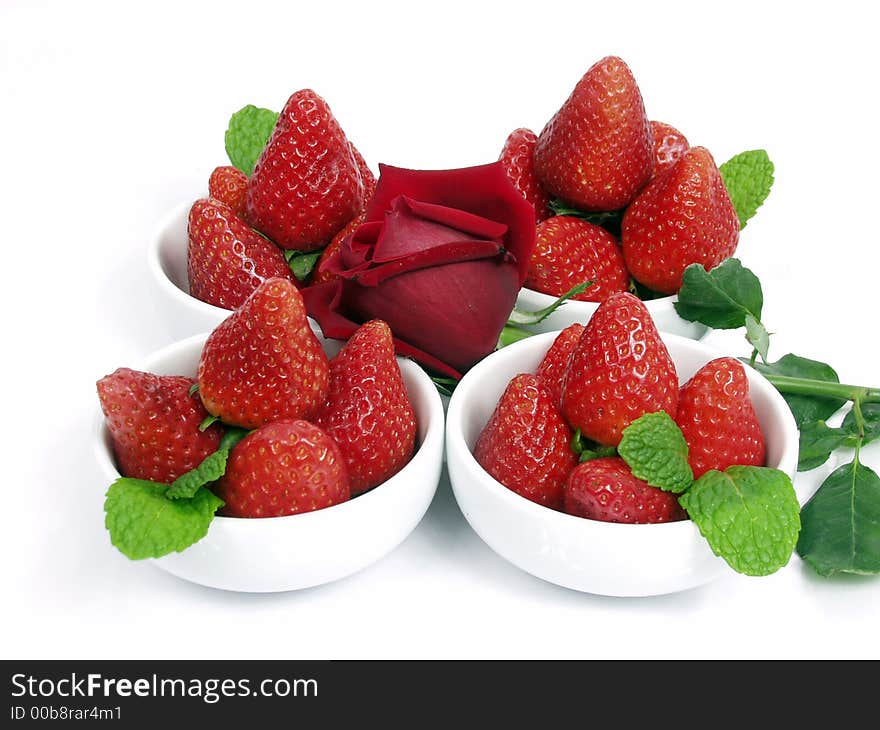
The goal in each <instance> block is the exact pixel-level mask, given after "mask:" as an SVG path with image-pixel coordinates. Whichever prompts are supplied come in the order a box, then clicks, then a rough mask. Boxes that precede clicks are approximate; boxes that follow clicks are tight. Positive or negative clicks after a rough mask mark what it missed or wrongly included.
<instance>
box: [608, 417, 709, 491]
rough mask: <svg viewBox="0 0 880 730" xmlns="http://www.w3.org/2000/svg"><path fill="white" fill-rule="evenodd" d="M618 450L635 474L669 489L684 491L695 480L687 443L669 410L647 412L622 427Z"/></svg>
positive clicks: (663, 488) (657, 485) (652, 484)
mask: <svg viewBox="0 0 880 730" xmlns="http://www.w3.org/2000/svg"><path fill="white" fill-rule="evenodd" d="M617 451H618V452H619V453H620V456H621V457H622V458H623V460H624V461H625V462H626V463H627V464H629V467H630V469H632V473H633V474H634V475H635V476H637V477H638V478H639V479H643V480H644V481H646V482H648V484H650V485H651V486H652V487H658V488H660V489H662V490H664V491H666V492H683V491H684V490H685V489H687V488H688V487H689V486H690V485H691V484H692V483H693V481H694V473H693V472H692V471H691V467H690V466H689V465H688V445H687V442H686V441H685V440H684V435H683V434H682V432H681V429H680V428H679V427H678V424H676V423H675V421H673V420H672V418H671V417H670V416H669V414H668V413H666V412H665V411H660V412H658V413H646V414H645V415H644V416H642V417H641V418H638V419H636V420H635V421H633V422H632V423H631V424H630V425H629V426H627V427H626V428H625V429H624V430H623V438H622V439H621V440H620V445H619V446H618V447H617Z"/></svg>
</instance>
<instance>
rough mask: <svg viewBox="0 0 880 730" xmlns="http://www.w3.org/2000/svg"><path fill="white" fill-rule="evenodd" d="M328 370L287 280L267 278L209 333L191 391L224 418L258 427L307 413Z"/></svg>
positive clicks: (318, 400)
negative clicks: (196, 383)
mask: <svg viewBox="0 0 880 730" xmlns="http://www.w3.org/2000/svg"><path fill="white" fill-rule="evenodd" d="M329 379H330V368H329V365H328V362H327V356H326V355H325V354H324V350H322V349H321V343H320V342H318V338H317V337H315V335H314V333H313V332H312V330H311V328H310V327H309V323H308V320H307V318H306V308H305V304H303V299H302V295H301V294H300V293H299V290H298V289H297V288H296V287H295V286H294V285H293V283H292V282H291V281H290V280H289V279H278V278H275V279H267V280H266V281H265V282H263V283H262V284H260V286H259V287H258V288H257V289H256V291H254V293H253V294H251V296H250V297H249V298H248V299H247V301H245V303H244V304H242V305H241V307H240V308H239V309H238V310H237V311H236V312H233V314H232V315H231V316H230V317H229V318H228V319H226V320H225V321H223V322H221V323H220V325H218V326H217V328H216V329H215V330H214V331H213V332H212V333H211V334H210V336H209V337H208V340H207V342H205V347H204V349H203V350H202V356H201V359H200V360H199V370H198V381H199V394H200V395H201V397H202V402H203V403H204V404H205V408H207V409H208V411H209V412H210V413H212V414H213V415H215V416H219V417H220V418H221V419H222V420H223V421H224V422H225V423H228V424H230V425H235V426H241V427H242V428H259V427H260V426H262V425H263V424H265V423H269V422H270V421H275V420H278V419H280V418H305V419H309V418H312V417H313V416H314V415H315V414H316V413H317V412H318V409H319V408H320V407H321V406H322V405H323V404H324V400H325V398H326V397H327V386H328V382H329Z"/></svg>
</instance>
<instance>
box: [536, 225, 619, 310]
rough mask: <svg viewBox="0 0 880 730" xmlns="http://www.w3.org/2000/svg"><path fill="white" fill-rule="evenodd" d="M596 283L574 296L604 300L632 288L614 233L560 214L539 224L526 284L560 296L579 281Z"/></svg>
mask: <svg viewBox="0 0 880 730" xmlns="http://www.w3.org/2000/svg"><path fill="white" fill-rule="evenodd" d="M585 281H592V282H593V284H592V285H591V286H590V287H588V288H587V290H586V291H585V292H583V293H582V294H578V295H577V296H576V297H573V298H574V299H578V300H580V301H582V302H603V301H605V300H606V299H607V298H608V297H609V296H611V295H612V294H614V293H615V292H622V291H627V290H628V289H629V284H630V279H629V272H628V271H627V270H626V266H625V265H624V263H623V254H622V253H621V252H620V246H618V244H617V241H616V240H615V238H614V236H612V235H611V234H610V233H609V232H608V231H606V230H605V229H604V228H601V227H600V226H597V225H594V224H593V223H589V222H587V221H585V220H581V219H580V218H572V217H571V216H564V215H557V216H554V217H553V218H548V219H547V220H545V221H544V222H543V223H539V224H538V230H537V234H536V241H535V250H534V252H533V253H532V260H531V262H530V263H529V272H528V276H527V277H526V282H525V285H526V286H527V287H528V288H530V289H534V290H536V291H539V292H543V293H544V294H551V295H553V296H554V297H559V296H562V295H563V294H565V292H567V291H568V290H569V289H571V288H572V287H573V286H576V285H577V284H583V283H584V282H585Z"/></svg>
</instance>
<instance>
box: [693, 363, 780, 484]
mask: <svg viewBox="0 0 880 730" xmlns="http://www.w3.org/2000/svg"><path fill="white" fill-rule="evenodd" d="M675 420H676V423H678V426H679V428H681V432H682V433H683V434H684V438H685V441H687V444H688V449H689V456H688V461H689V462H690V465H691V469H692V470H693V472H694V478H695V479H698V478H699V477H700V476H702V475H703V474H704V473H706V472H707V471H709V470H710V469H717V470H718V471H724V470H725V469H726V468H727V467H729V466H734V465H741V466H763V465H764V436H763V434H762V433H761V426H760V424H759V423H758V417H757V416H756V415H755V409H754V408H753V407H752V401H751V399H750V398H749V380H748V378H747V377H746V373H745V370H744V369H743V366H742V364H741V363H740V362H739V361H738V360H735V359H734V358H732V357H719V358H718V359H716V360H712V361H711V362H708V363H706V364H705V365H703V367H701V368H700V369H699V370H698V371H697V372H696V374H695V375H694V377H692V378H691V379H690V380H688V382H687V383H685V384H684V385H683V386H682V387H681V391H680V393H679V396H678V414H677V415H676V417H675Z"/></svg>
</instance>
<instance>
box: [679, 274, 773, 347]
mask: <svg viewBox="0 0 880 730" xmlns="http://www.w3.org/2000/svg"><path fill="white" fill-rule="evenodd" d="M763 306H764V294H763V292H762V291H761V282H760V281H759V280H758V277H757V276H755V275H754V274H753V273H752V272H751V271H750V270H749V269H747V268H745V267H744V266H743V265H742V264H741V263H740V262H739V260H738V259H726V260H725V261H722V262H721V263H720V264H719V265H718V266H716V267H715V268H714V269H712V270H711V271H708V272H707V271H706V270H705V269H704V268H703V267H702V266H700V264H691V265H690V266H688V267H687V268H686V269H685V270H684V277H683V278H682V285H681V289H680V290H679V292H678V301H677V302H676V303H675V311H676V312H678V314H679V315H680V316H681V317H682V318H683V319H686V320H688V321H689V322H702V323H703V324H705V325H708V326H709V327H714V328H715V329H723V330H727V329H736V328H737V327H744V326H745V325H746V318H747V317H748V316H750V315H751V317H752V319H753V320H754V321H755V322H760V321H761V309H762V308H763Z"/></svg>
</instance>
